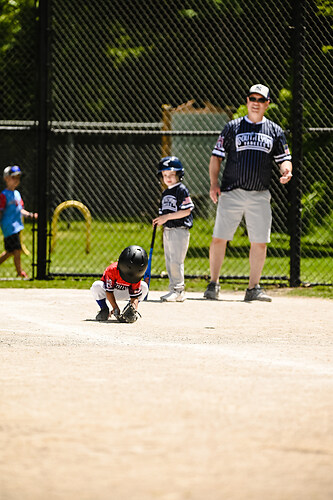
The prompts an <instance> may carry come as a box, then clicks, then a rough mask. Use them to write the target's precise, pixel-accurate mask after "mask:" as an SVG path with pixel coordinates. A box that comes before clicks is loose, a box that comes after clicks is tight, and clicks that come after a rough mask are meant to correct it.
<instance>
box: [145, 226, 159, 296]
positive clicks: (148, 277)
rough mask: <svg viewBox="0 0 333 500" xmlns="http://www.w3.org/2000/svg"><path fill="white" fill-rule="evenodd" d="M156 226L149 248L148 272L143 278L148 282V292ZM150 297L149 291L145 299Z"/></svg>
mask: <svg viewBox="0 0 333 500" xmlns="http://www.w3.org/2000/svg"><path fill="white" fill-rule="evenodd" d="M156 228H157V224H155V225H154V229H153V236H152V238H151V243H150V250H149V257H148V265H147V269H146V272H145V274H144V276H143V280H144V281H145V282H146V283H147V285H148V292H149V286H150V278H151V261H152V260H153V251H154V243H155V234H156ZM147 298H148V293H147V295H146V296H145V298H144V300H147Z"/></svg>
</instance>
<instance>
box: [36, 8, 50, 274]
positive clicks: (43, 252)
mask: <svg viewBox="0 0 333 500" xmlns="http://www.w3.org/2000/svg"><path fill="white" fill-rule="evenodd" d="M49 3H50V2H49V0H40V2H39V8H38V10H39V74H38V84H39V102H38V110H37V112H38V132H37V134H38V151H37V179H38V186H37V206H38V234H37V279H45V278H46V262H47V199H48V193H47V162H48V155H47V142H48V52H49V39H48V23H49Z"/></svg>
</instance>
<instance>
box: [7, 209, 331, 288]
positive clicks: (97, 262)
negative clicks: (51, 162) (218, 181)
mask: <svg viewBox="0 0 333 500" xmlns="http://www.w3.org/2000/svg"><path fill="white" fill-rule="evenodd" d="M213 226H214V219H213V218H210V219H196V221H195V224H194V227H193V228H192V230H191V241H190V247H189V250H188V253H187V257H186V261H185V274H186V276H187V277H188V279H187V286H188V287H189V286H191V287H192V288H191V289H192V290H193V291H196V287H197V286H198V287H199V288H205V286H204V285H203V284H202V283H200V279H199V280H195V279H192V278H193V277H196V276H199V277H201V278H205V279H203V280H201V281H202V282H204V283H205V282H206V279H208V276H209V245H210V241H211V235H212V231H213ZM151 235H152V227H151V225H150V224H149V223H143V222H113V221H107V222H105V221H104V222H102V221H93V223H92V228H91V234H90V235H89V246H90V248H89V252H87V251H86V250H87V243H88V240H87V233H86V227H85V223H84V221H83V220H82V221H81V220H76V221H68V220H65V219H63V220H60V221H59V224H58V228H57V235H56V240H55V241H54V242H53V243H54V245H53V247H54V248H53V251H52V252H51V253H50V274H51V275H61V276H62V275H70V274H72V275H77V274H80V275H92V276H93V275H95V276H99V275H101V274H102V272H103V270H104V269H105V267H106V266H107V265H108V264H109V263H110V262H111V261H114V260H117V258H118V256H119V254H120V252H121V251H122V249H123V248H124V246H126V245H127V244H139V245H141V246H143V247H144V248H145V249H146V250H147V252H148V251H149V247H150V241H151ZM23 242H24V244H25V246H26V248H27V249H28V251H29V252H30V254H29V255H25V254H22V264H23V268H24V269H25V270H26V271H27V272H28V273H29V275H30V276H32V256H31V251H32V232H31V226H30V225H29V224H26V228H25V230H24V233H23ZM124 242H126V243H124ZM2 245H3V242H2V241H1V246H2ZM1 246H0V251H2V249H1ZM248 251H249V243H248V238H247V235H246V233H245V230H244V228H243V227H240V228H239V229H238V230H237V232H236V235H235V237H234V239H233V241H232V242H230V244H228V248H227V257H226V259H225V261H224V264H223V268H222V276H223V278H222V280H221V281H222V284H223V285H226V284H227V282H231V281H232V282H233V283H231V285H230V286H232V287H237V286H242V287H244V285H246V282H247V276H248V273H249V265H248ZM332 256H333V236H332V234H331V231H330V230H329V228H328V227H327V228H325V227H320V228H315V229H314V231H313V232H312V233H311V235H310V234H308V235H306V236H304V237H303V238H302V247H301V281H302V284H304V285H307V284H315V285H322V284H328V285H332V282H333V264H332V262H333V260H332ZM289 266H290V258H289V236H288V235H286V234H281V233H273V234H272V238H271V243H270V244H269V246H268V252H267V259H266V263H265V266H264V270H263V279H262V282H263V283H264V284H265V286H267V285H273V286H287V285H288V276H289V273H290V269H289ZM163 273H165V263H164V253H163V246H162V230H161V228H159V229H158V231H157V235H156V240H155V247H154V255H153V263H152V274H153V275H154V276H155V277H157V276H161V274H163ZM14 276H15V273H14V266H13V259H9V260H8V261H6V262H5V263H3V264H2V265H1V267H0V279H1V278H11V277H14ZM189 277H191V279H189ZM230 277H233V278H232V279H231V278H230ZM235 277H237V278H238V279H236V278H235ZM71 281H72V279H69V280H65V283H66V285H65V286H68V283H71ZM88 281H89V279H88ZM53 283H54V281H53ZM197 283H200V285H197ZM76 284H77V282H76ZM152 285H155V286H159V287H161V288H162V289H164V288H166V287H167V280H166V279H161V280H158V279H153V281H152ZM69 286H70V285H69ZM316 288H317V290H318V287H316ZM329 288H330V287H328V289H329Z"/></svg>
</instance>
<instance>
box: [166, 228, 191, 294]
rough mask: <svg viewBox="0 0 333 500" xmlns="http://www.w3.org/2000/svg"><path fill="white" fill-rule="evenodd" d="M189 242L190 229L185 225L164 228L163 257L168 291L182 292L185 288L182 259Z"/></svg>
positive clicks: (183, 259)
mask: <svg viewBox="0 0 333 500" xmlns="http://www.w3.org/2000/svg"><path fill="white" fill-rule="evenodd" d="M189 243H190V231H189V229H187V228H186V227H174V228H168V227H165V228H164V230H163V245H164V257H165V267H166V270H167V273H168V277H169V290H170V292H174V291H176V292H182V291H183V290H184V288H185V283H184V261H185V257H186V253H187V250H188V246H189Z"/></svg>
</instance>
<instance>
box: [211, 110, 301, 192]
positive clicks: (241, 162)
mask: <svg viewBox="0 0 333 500" xmlns="http://www.w3.org/2000/svg"><path fill="white" fill-rule="evenodd" d="M212 155H213V156H217V157H219V158H222V159H223V158H225V156H226V158H227V160H226V165H225V168H224V171H223V176H222V184H221V191H231V190H232V189H236V188H241V189H245V190H247V191H263V190H265V189H268V188H269V185H270V181H271V175H272V166H273V160H274V161H275V162H276V163H281V162H283V161H285V160H291V155H290V153H289V149H288V145H287V141H286V138H285V135H284V133H283V130H282V128H281V127H280V126H279V125H277V124H276V123H274V122H272V121H271V120H268V119H267V118H265V117H264V118H263V120H262V121H261V122H259V123H253V122H251V121H250V120H249V119H248V117H247V116H245V117H243V118H237V119H236V120H232V121H230V122H228V123H227V124H226V126H225V127H224V129H223V130H222V132H221V135H220V136H219V138H218V141H217V143H216V145H215V147H214V149H213V151H212Z"/></svg>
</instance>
